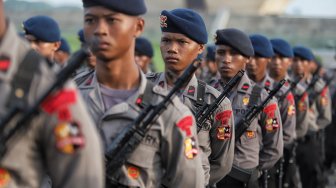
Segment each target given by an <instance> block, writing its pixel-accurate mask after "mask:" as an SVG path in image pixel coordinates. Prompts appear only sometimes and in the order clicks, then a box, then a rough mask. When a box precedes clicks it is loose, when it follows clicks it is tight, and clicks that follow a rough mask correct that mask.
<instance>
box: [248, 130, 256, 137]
mask: <svg viewBox="0 0 336 188" xmlns="http://www.w3.org/2000/svg"><path fill="white" fill-rule="evenodd" d="M246 137H247V138H249V139H252V138H255V137H256V135H255V133H254V131H250V130H246Z"/></svg>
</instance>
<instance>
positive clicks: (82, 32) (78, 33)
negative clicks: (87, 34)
mask: <svg viewBox="0 0 336 188" xmlns="http://www.w3.org/2000/svg"><path fill="white" fill-rule="evenodd" d="M77 36H78V40H79V41H80V42H81V43H85V38H84V31H83V29H80V30H79V31H78V32H77Z"/></svg>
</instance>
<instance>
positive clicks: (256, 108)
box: [235, 79, 286, 141]
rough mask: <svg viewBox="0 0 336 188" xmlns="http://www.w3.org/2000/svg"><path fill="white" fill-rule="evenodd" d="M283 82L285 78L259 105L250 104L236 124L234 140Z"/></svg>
mask: <svg viewBox="0 0 336 188" xmlns="http://www.w3.org/2000/svg"><path fill="white" fill-rule="evenodd" d="M285 82H286V80H285V79H283V80H281V81H280V82H279V84H278V85H277V86H276V87H275V88H274V89H273V90H271V92H270V93H269V95H268V96H267V98H266V99H265V100H264V101H263V102H262V103H261V104H260V105H259V106H252V107H251V108H249V110H248V112H247V113H246V115H245V116H244V118H243V119H241V120H240V121H239V122H238V124H237V126H236V130H235V141H238V140H239V138H240V137H241V136H242V135H243V134H244V132H245V131H246V130H247V129H248V127H249V126H250V125H251V123H252V121H253V120H254V118H256V117H257V115H258V114H259V113H261V111H262V110H263V109H264V107H265V106H266V105H267V103H268V102H269V101H270V100H271V99H272V98H273V97H274V96H275V94H276V93H277V92H278V91H279V90H280V88H281V87H282V86H283V85H284V84H285Z"/></svg>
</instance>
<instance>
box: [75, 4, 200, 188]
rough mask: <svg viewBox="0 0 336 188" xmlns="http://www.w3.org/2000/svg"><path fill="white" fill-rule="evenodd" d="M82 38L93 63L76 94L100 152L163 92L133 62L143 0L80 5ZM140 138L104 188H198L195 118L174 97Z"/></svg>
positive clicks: (142, 22)
mask: <svg viewBox="0 0 336 188" xmlns="http://www.w3.org/2000/svg"><path fill="white" fill-rule="evenodd" d="M83 5H84V27H83V29H84V36H85V40H86V42H87V43H88V45H89V47H90V49H91V51H92V52H93V54H94V55H95V56H96V58H97V65H96V68H95V71H94V72H93V73H92V74H91V75H90V76H89V77H88V78H87V79H86V80H85V81H84V82H83V83H82V84H81V85H79V89H80V91H81V93H82V95H83V97H84V99H85V101H86V103H87V106H88V109H89V112H90V114H91V116H92V117H93V119H94V122H95V123H96V126H97V128H98V129H99V131H100V132H101V135H102V139H103V142H104V147H105V148H108V147H109V145H110V144H111V142H112V141H113V139H114V138H115V137H116V136H117V135H118V134H120V132H121V131H122V130H123V129H125V127H126V128H127V125H129V124H131V123H132V122H133V121H134V120H135V119H136V118H137V117H138V116H139V114H140V113H141V111H142V110H144V108H145V106H148V105H156V104H157V103H159V102H160V101H162V100H163V98H164V97H165V95H166V94H167V92H165V91H164V90H163V89H162V88H161V87H160V86H155V85H154V84H151V83H150V82H149V81H148V80H147V79H146V77H145V75H144V74H143V72H142V71H141V70H140V68H139V67H138V66H137V64H136V63H135V56H134V54H135V52H134V49H135V38H136V37H138V36H140V35H141V33H142V32H143V29H144V19H143V18H142V17H141V15H142V14H145V13H146V10H147V9H146V5H145V2H144V1H143V0H136V1H135V0H124V1H93V0H84V1H83ZM166 108H167V109H166V110H165V111H164V112H163V113H162V114H161V115H160V116H159V118H158V119H155V120H154V121H153V122H152V126H151V127H150V129H149V130H148V131H147V133H146V135H145V138H144V139H143V140H142V141H141V143H140V144H139V145H138V146H137V147H136V148H135V150H134V151H133V152H132V154H131V155H130V156H129V157H128V158H127V159H126V162H125V163H124V164H122V166H121V168H119V169H116V172H115V173H114V175H110V174H106V175H107V176H109V178H108V180H107V187H160V186H161V184H162V185H163V186H167V187H204V176H203V169H202V166H201V156H202V155H201V154H200V153H199V151H198V150H199V149H198V147H199V146H198V140H197V135H196V134H197V133H196V124H195V119H194V117H193V116H192V113H191V112H190V110H189V109H188V108H187V107H186V106H184V105H183V104H182V103H181V101H180V100H179V99H178V98H177V97H175V98H173V100H172V101H171V104H170V105H168V106H167V107H166Z"/></svg>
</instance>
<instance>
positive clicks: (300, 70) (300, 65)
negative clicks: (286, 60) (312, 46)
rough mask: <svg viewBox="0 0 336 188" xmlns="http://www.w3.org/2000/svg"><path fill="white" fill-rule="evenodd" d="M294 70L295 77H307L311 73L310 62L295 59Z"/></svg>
mask: <svg viewBox="0 0 336 188" xmlns="http://www.w3.org/2000/svg"><path fill="white" fill-rule="evenodd" d="M292 68H293V73H294V74H295V75H300V76H307V73H308V72H309V61H307V60H305V59H302V58H299V57H295V58H294V61H293V65H292Z"/></svg>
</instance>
